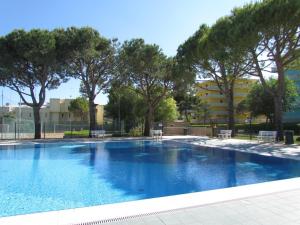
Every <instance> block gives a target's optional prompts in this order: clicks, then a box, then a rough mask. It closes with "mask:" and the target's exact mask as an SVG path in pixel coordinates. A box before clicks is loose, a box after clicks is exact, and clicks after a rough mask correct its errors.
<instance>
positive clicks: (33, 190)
mask: <svg viewBox="0 0 300 225" xmlns="http://www.w3.org/2000/svg"><path fill="white" fill-rule="evenodd" d="M0 149H1V150H0V177H1V179H0V216H7V215H17V214H23V213H31V212H38V211H49V210H59V209H67V208H75V207H83V206H92V205H100V204H108V203H115V202H124V201H132V200H136V199H144V198H153V197H161V196H167V195H175V194H183V193H190V192H196V191H204V190H211V189H218V188H226V187H232V186H238V185H244V184H251V183H258V182H265V181H271V180H278V179H285V178H291V177H296V176H299V174H300V163H299V162H298V161H294V160H290V159H280V158H273V157H266V156H259V155H255V154H248V153H241V152H235V151H227V150H221V149H211V148H205V147H199V146H193V145H188V144H180V143H178V142H172V141H162V142H153V141H113V142H100V143H79V144H78V143H76V144H74V145H72V144H65V143H60V144H39V145H22V146H2V147H0Z"/></svg>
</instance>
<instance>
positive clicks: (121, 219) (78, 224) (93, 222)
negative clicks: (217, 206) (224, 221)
mask: <svg viewBox="0 0 300 225" xmlns="http://www.w3.org/2000/svg"><path fill="white" fill-rule="evenodd" d="M195 207H199V206H193V207H187V208H181V209H172V210H165V211H159V212H151V213H144V214H139V215H132V216H124V217H117V218H112V219H106V220H99V221H91V222H84V223H76V224H72V225H99V224H105V223H111V222H119V221H123V220H128V219H135V218H140V217H144V216H153V215H157V214H161V213H172V212H177V211H180V210H184V209H189V208H195Z"/></svg>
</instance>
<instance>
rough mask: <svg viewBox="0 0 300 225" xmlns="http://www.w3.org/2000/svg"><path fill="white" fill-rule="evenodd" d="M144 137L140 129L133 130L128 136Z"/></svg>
mask: <svg viewBox="0 0 300 225" xmlns="http://www.w3.org/2000/svg"><path fill="white" fill-rule="evenodd" d="M142 135H143V131H142V130H141V128H139V127H134V128H131V129H130V131H129V133H128V136H129V137H141V136H142Z"/></svg>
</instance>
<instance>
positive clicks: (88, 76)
mask: <svg viewBox="0 0 300 225" xmlns="http://www.w3.org/2000/svg"><path fill="white" fill-rule="evenodd" d="M57 34H58V38H59V40H60V42H59V43H60V46H59V47H60V49H61V50H62V51H64V52H66V53H67V55H68V57H67V58H66V64H67V72H68V74H70V75H71V76H73V77H74V78H76V79H79V80H80V81H81V88H80V91H81V92H82V93H83V95H84V96H85V97H87V98H88V101H89V114H90V116H89V119H90V136H91V130H95V129H96V109H95V103H94V101H95V98H96V96H97V95H98V94H99V93H100V92H101V91H106V90H107V89H108V88H109V86H110V82H111V80H112V74H113V72H114V68H115V65H116V64H115V54H116V49H115V41H114V40H108V39H106V38H104V37H102V36H100V34H99V33H98V31H96V30H94V29H92V28H89V27H84V28H75V27H71V28H68V29H66V30H57Z"/></svg>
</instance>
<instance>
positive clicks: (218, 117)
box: [197, 79, 257, 123]
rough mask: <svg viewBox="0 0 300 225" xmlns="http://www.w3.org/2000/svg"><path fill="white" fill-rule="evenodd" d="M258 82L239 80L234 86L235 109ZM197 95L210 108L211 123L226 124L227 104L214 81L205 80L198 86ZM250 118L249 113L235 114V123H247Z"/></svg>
mask: <svg viewBox="0 0 300 225" xmlns="http://www.w3.org/2000/svg"><path fill="white" fill-rule="evenodd" d="M256 82H257V80H254V79H239V80H236V82H235V85H234V107H236V106H237V105H238V104H239V103H240V102H241V101H242V100H244V99H245V98H246V96H247V94H248V93H249V91H250V90H251V87H252V85H253V84H254V83H256ZM197 87H198V91H197V95H198V96H199V97H200V99H201V100H202V101H203V102H206V103H207V104H208V106H209V115H210V121H212V122H214V123H226V122H227V120H228V119H227V118H228V116H227V115H228V111H227V103H226V99H225V96H224V94H223V93H221V92H220V89H219V88H218V86H217V84H216V83H215V82H214V81H212V80H203V81H201V82H199V83H198V84H197ZM247 116H249V115H248V114H247V113H244V114H237V113H236V114H235V122H237V123H245V120H246V119H247Z"/></svg>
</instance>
